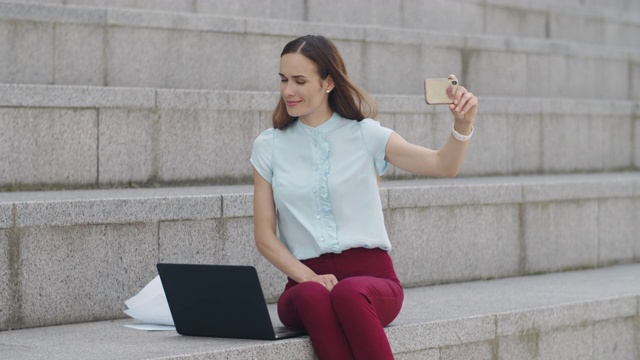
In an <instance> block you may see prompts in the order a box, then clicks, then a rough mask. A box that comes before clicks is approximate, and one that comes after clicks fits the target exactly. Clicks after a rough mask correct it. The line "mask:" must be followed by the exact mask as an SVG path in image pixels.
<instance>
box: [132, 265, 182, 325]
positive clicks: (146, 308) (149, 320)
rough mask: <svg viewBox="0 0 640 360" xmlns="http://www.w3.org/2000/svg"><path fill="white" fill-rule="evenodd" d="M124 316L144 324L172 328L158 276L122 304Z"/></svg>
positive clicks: (171, 318) (167, 306) (171, 320)
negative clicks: (124, 308)
mask: <svg viewBox="0 0 640 360" xmlns="http://www.w3.org/2000/svg"><path fill="white" fill-rule="evenodd" d="M124 303H125V305H127V307H128V309H127V310H125V311H124V313H125V314H127V315H129V316H131V317H132V318H134V319H135V320H138V321H139V322H141V323H144V324H156V325H170V326H173V325H174V324H173V317H172V316H171V310H169V304H168V303H167V297H166V296H165V294H164V288H163V287H162V282H161V281H160V276H156V277H155V278H154V279H153V280H151V282H150V283H149V284H147V285H146V286H145V287H144V288H143V289H142V290H141V291H140V292H139V293H138V294H137V295H135V296H134V297H132V298H130V299H128V300H127V301H125V302H124Z"/></svg>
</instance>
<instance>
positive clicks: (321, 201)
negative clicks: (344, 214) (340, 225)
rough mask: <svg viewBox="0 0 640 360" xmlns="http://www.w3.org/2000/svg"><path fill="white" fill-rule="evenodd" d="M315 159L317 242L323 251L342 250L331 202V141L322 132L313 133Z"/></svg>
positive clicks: (314, 187)
mask: <svg viewBox="0 0 640 360" xmlns="http://www.w3.org/2000/svg"><path fill="white" fill-rule="evenodd" d="M311 138H312V148H311V152H312V158H313V163H314V164H313V165H314V166H313V194H314V200H315V201H314V202H315V204H314V207H315V211H316V215H315V218H316V224H317V226H316V229H317V233H316V234H317V237H316V241H317V242H318V245H319V247H320V248H322V249H327V250H330V251H332V252H338V251H339V250H340V247H339V244H338V241H337V231H336V221H335V218H334V216H333V209H332V206H331V202H330V200H329V170H330V169H329V148H330V146H329V141H328V140H327V139H326V138H325V136H324V134H323V133H322V132H320V131H317V130H313V131H311Z"/></svg>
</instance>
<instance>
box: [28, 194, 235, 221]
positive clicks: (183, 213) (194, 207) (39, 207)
mask: <svg viewBox="0 0 640 360" xmlns="http://www.w3.org/2000/svg"><path fill="white" fill-rule="evenodd" d="M16 213H17V215H16V225H17V226H20V227H37V226H73V225H85V224H120V223H125V224H126V223H135V222H151V221H162V220H183V219H190V220H191V219H212V218H218V217H220V216H221V215H222V210H221V196H220V195H205V194H202V195H200V196H188V195H187V196H172V195H169V196H166V197H164V196H154V195H151V196H145V197H142V198H136V197H135V193H133V194H130V195H129V194H127V193H126V192H125V193H123V196H116V197H114V198H102V199H100V198H93V199H74V200H72V201H46V200H45V201H28V202H17V203H16Z"/></svg>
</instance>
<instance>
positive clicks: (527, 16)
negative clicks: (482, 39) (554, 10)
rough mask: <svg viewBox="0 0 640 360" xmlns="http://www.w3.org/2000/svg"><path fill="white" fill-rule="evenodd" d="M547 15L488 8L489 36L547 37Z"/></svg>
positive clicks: (485, 16) (486, 10)
mask: <svg viewBox="0 0 640 360" xmlns="http://www.w3.org/2000/svg"><path fill="white" fill-rule="evenodd" d="M546 20H547V17H546V14H545V13H543V12H536V11H527V10H524V9H517V8H509V7H497V6H487V7H485V12H484V21H485V32H486V33H487V34H496V35H504V34H509V35H511V36H523V37H539V38H544V37H546V34H545V29H546Z"/></svg>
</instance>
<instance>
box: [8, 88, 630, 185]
mask: <svg viewBox="0 0 640 360" xmlns="http://www.w3.org/2000/svg"><path fill="white" fill-rule="evenodd" d="M416 83H420V80H419V79H417V80H416ZM375 98H376V99H377V100H378V103H379V110H380V114H379V115H378V117H377V118H376V119H377V120H379V121H380V122H381V123H382V124H383V125H384V126H387V127H389V128H392V129H395V130H396V131H397V132H398V133H399V134H401V135H402V136H404V137H405V138H407V140H409V141H412V142H415V143H418V144H421V145H424V146H428V147H431V148H439V147H440V146H442V144H443V142H444V141H446V139H447V138H448V136H449V135H448V134H449V132H450V131H451V115H450V113H449V111H448V109H447V108H446V107H439V106H427V105H425V103H424V100H423V98H422V96H419V95H418V96H415V95H414V96H411V95H383V94H378V95H375ZM277 99H278V95H277V93H274V92H237V91H206V90H168V89H152V88H147V89H133V88H115V87H82V86H42V85H0V128H2V129H3V131H2V132H0V189H13V190H29V189H52V188H63V189H69V188H89V187H102V188H104V187H129V186H149V185H153V184H161V185H171V186H177V185H193V184H242V183H244V184H247V183H250V182H251V179H250V177H251V165H250V163H249V160H248V158H249V156H250V153H251V147H252V144H253V140H254V139H255V138H256V137H257V135H258V134H259V133H260V131H261V130H263V129H266V128H268V127H271V112H272V111H273V108H274V106H275V103H276V101H277ZM480 100H481V108H480V114H479V116H478V120H477V123H476V133H475V135H474V138H473V140H472V141H471V145H470V151H469V154H468V157H467V160H466V163H465V164H464V166H463V168H462V171H461V176H490V175H514V174H544V173H547V174H552V173H575V172H611V171H620V170H634V169H635V170H638V169H640V117H639V116H638V115H639V110H638V109H639V104H640V103H638V102H631V101H621V100H617V101H614V100H594V99H590V100H586V99H584V100H580V99H566V98H560V99H551V98H515V97H486V96H481V99H480ZM409 175H410V174H408V173H406V172H403V171H401V170H399V169H390V171H388V172H387V174H386V175H385V176H386V179H402V178H407V177H408V176H409Z"/></svg>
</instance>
